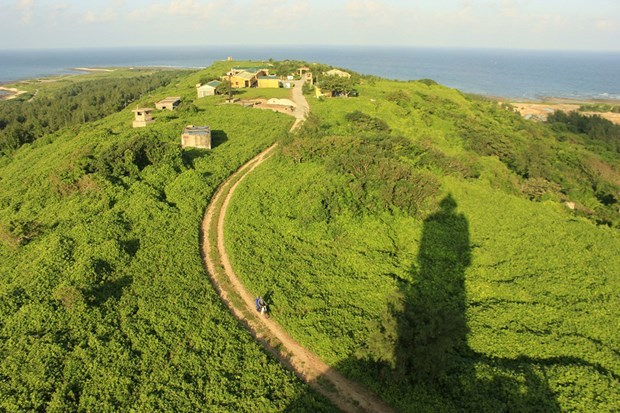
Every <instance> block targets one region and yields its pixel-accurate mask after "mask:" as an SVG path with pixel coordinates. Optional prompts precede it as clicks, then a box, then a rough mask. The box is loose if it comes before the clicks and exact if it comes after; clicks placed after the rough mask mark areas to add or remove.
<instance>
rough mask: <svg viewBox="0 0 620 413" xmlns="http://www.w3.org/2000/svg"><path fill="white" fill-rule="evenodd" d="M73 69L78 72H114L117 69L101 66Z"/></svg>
mask: <svg viewBox="0 0 620 413" xmlns="http://www.w3.org/2000/svg"><path fill="white" fill-rule="evenodd" d="M71 70H75V71H76V72H114V71H115V70H117V69H104V68H99V67H74V68H71Z"/></svg>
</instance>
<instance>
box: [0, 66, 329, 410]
mask: <svg viewBox="0 0 620 413" xmlns="http://www.w3.org/2000/svg"><path fill="white" fill-rule="evenodd" d="M222 70H225V69H224V65H223V64H220V66H217V65H216V66H215V67H212V68H210V69H207V70H205V71H201V72H196V73H193V74H190V75H184V76H183V77H181V78H179V79H177V80H176V81H175V82H174V83H173V84H170V85H169V86H167V87H166V88H160V89H156V90H153V91H151V92H150V94H149V95H148V96H144V97H143V98H141V99H140V100H139V101H137V102H136V104H139V105H140V106H144V105H152V104H153V102H155V101H157V100H159V99H160V98H161V97H164V96H170V95H174V96H179V95H180V96H182V97H183V103H182V104H181V106H180V107H179V109H178V110H177V111H175V112H159V113H157V114H156V123H155V124H153V125H151V126H150V127H148V128H145V129H132V128H131V126H130V125H131V119H132V113H131V111H130V110H131V107H129V108H127V109H125V110H122V111H120V112H118V113H115V114H113V115H111V116H107V117H105V118H103V119H100V120H97V121H94V122H88V123H84V124H76V125H74V126H71V127H68V128H62V127H61V129H60V130H59V131H58V132H56V133H54V134H48V135H46V136H44V137H43V138H40V139H37V140H36V141H34V142H32V143H26V144H24V145H22V146H21V148H18V149H15V150H14V151H13V152H12V153H11V154H10V155H6V156H0V280H1V282H0V337H1V339H0V355H1V356H0V411H3V412H19V411H23V412H26V411H29V412H30V411H50V412H66V411H97V412H113V411H123V412H126V411H135V412H153V411H178V412H181V411H192V412H194V411H205V412H230V411H235V412H255V411H261V412H282V411H308V412H315V411H334V410H333V408H332V407H331V405H330V404H329V403H328V402H326V401H325V400H324V399H323V398H322V397H319V396H317V395H315V394H314V393H313V392H311V391H310V390H309V389H308V387H307V386H305V385H304V384H303V383H301V382H300V381H299V380H298V379H297V378H296V377H295V376H294V375H293V374H292V373H291V372H289V371H287V370H285V369H284V368H283V367H282V366H281V365H280V364H279V363H278V362H277V361H276V360H275V359H274V358H272V357H271V356H268V355H267V354H266V353H265V352H264V351H263V350H262V349H261V347H260V345H259V344H258V343H256V342H254V340H253V339H252V337H251V335H250V334H249V333H248V332H247V331H245V329H244V328H243V327H242V326H241V325H240V324H239V323H238V322H237V321H236V320H235V319H234V317H233V316H232V315H231V314H230V313H229V312H228V309H227V308H226V307H225V306H224V305H223V304H222V303H221V302H220V299H219V297H218V296H217V294H216V293H215V291H214V290H213V288H212V286H211V284H210V283H209V280H208V277H207V274H205V270H204V268H203V265H202V259H201V256H200V249H199V239H198V238H199V231H198V229H199V226H200V221H201V218H202V214H203V212H204V209H205V207H206V205H207V203H208V201H209V198H210V197H211V195H212V194H213V192H214V190H215V189H216V187H217V186H218V185H219V184H220V183H221V182H222V181H223V180H224V179H225V178H227V177H228V176H229V175H230V174H231V173H232V172H233V171H235V170H236V169H237V168H238V167H239V166H240V165H242V164H243V163H244V162H245V161H247V160H248V159H250V158H251V157H252V156H254V155H255V154H257V153H258V152H260V151H261V150H262V149H264V148H266V147H267V146H269V145H271V144H272V143H273V142H274V141H276V140H277V139H280V138H281V137H282V136H283V135H285V134H286V131H287V130H288V128H289V127H290V126H291V124H292V119H291V118H290V117H286V116H284V115H280V114H276V113H272V112H267V111H257V110H251V109H247V108H242V107H240V106H236V105H219V104H218V103H219V101H218V99H217V98H213V99H211V98H205V99H200V100H194V99H195V93H196V92H195V88H194V85H195V84H196V83H197V82H198V80H199V79H200V78H201V77H203V76H207V77H210V76H217V75H219V74H220V73H221V71H222ZM88 76H90V75H87V76H86V77H87V78H88ZM69 86H70V85H69ZM85 87H87V88H88V87H99V86H96V85H90V84H88V83H86V86H85ZM40 93H43V92H40ZM50 93H51V92H50ZM35 102H36V100H35ZM5 103H11V102H2V103H0V105H3V104H5ZM25 108H26V109H27V108H28V106H25ZM187 124H196V125H202V124H207V125H210V126H211V128H212V130H213V138H214V149H213V150H211V151H203V150H181V149H180V145H179V143H180V133H181V131H182V129H183V127H184V126H185V125H187Z"/></svg>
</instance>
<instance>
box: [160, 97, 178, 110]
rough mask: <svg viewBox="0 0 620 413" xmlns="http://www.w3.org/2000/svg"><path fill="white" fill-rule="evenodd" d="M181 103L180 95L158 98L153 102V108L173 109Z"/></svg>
mask: <svg viewBox="0 0 620 413" xmlns="http://www.w3.org/2000/svg"><path fill="white" fill-rule="evenodd" d="M179 103H181V97H180V96H174V97H170V96H169V97H167V98H165V99H162V100H160V101H159V102H157V103H156V104H155V108H157V110H166V109H167V110H175V109H176V107H177V106H179Z"/></svg>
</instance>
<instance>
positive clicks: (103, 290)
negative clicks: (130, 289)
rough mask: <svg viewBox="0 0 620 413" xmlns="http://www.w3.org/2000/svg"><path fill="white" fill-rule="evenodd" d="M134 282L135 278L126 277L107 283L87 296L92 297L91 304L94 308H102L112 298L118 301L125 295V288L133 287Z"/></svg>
mask: <svg viewBox="0 0 620 413" xmlns="http://www.w3.org/2000/svg"><path fill="white" fill-rule="evenodd" d="M132 282H133V278H132V277H129V276H124V277H121V278H119V279H117V280H114V281H107V282H104V283H101V284H99V285H97V286H96V287H94V288H92V289H91V290H90V293H89V294H87V296H89V297H90V302H91V303H92V305H93V306H100V305H102V304H104V303H105V302H106V301H108V300H109V299H111V298H113V299H115V300H116V301H118V300H120V298H121V296H122V295H123V290H124V289H125V287H127V286H129V285H131V283H132Z"/></svg>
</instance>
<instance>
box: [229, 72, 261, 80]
mask: <svg viewBox="0 0 620 413" xmlns="http://www.w3.org/2000/svg"><path fill="white" fill-rule="evenodd" d="M255 76H256V75H255V74H254V73H250V72H239V73H237V74H234V75H233V77H239V78H241V79H245V80H251V79H253V78H254V77H255Z"/></svg>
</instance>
